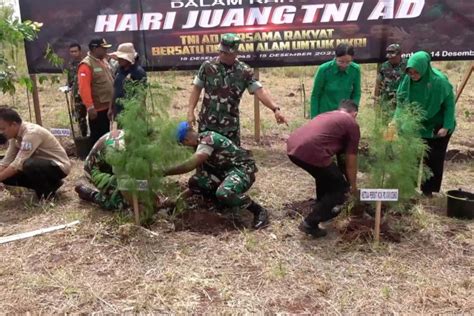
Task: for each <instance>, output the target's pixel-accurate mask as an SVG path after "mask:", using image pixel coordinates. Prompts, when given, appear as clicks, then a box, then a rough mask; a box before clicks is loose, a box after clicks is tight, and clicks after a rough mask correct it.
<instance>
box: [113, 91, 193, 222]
mask: <svg viewBox="0 0 474 316" xmlns="http://www.w3.org/2000/svg"><path fill="white" fill-rule="evenodd" d="M155 88H156V89H162V88H161V86H159V85H157V86H156V87H155ZM146 94H147V87H145V86H144V85H143V84H142V83H139V82H127V83H126V85H125V98H123V99H122V100H121V103H122V104H123V106H124V110H123V111H122V112H121V114H120V115H119V117H118V121H119V123H120V125H121V127H122V129H123V130H124V131H125V148H124V149H123V150H121V151H109V152H108V153H107V158H106V159H107V161H108V162H109V163H110V164H111V165H112V166H113V170H114V174H116V175H117V178H118V179H119V183H120V186H121V187H125V188H126V190H127V191H129V193H130V194H131V195H133V194H135V195H136V196H137V197H138V200H139V203H140V208H141V209H140V211H141V223H142V224H145V225H146V224H150V222H151V220H152V215H153V213H154V210H155V206H156V202H157V193H158V192H159V193H160V194H163V195H165V196H171V197H174V196H176V195H177V194H178V191H179V188H178V187H177V185H176V184H175V183H174V182H171V181H170V180H167V179H165V178H164V177H163V174H162V170H164V168H167V167H169V166H171V165H173V164H176V163H179V162H181V161H184V160H185V159H186V158H187V157H189V152H188V151H187V150H185V149H184V148H183V147H181V146H180V145H179V144H178V142H177V141H176V134H175V128H176V122H175V121H173V120H171V119H170V118H169V116H168V113H167V109H168V106H169V103H168V102H165V101H164V98H158V99H155V101H154V104H155V106H154V115H152V114H151V111H150V109H149V108H148V106H147V102H146ZM138 180H145V181H146V182H147V183H148V186H147V187H145V188H139V183H138V182H137V181H138Z"/></svg>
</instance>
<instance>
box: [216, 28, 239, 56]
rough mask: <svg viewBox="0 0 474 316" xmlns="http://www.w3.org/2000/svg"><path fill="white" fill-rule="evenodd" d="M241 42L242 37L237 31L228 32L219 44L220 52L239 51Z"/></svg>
mask: <svg viewBox="0 0 474 316" xmlns="http://www.w3.org/2000/svg"><path fill="white" fill-rule="evenodd" d="M240 43H241V40H240V37H239V36H238V35H237V34H235V33H227V34H224V35H222V38H221V42H220V45H219V51H220V52H226V53H237V52H238V51H239V45H240Z"/></svg>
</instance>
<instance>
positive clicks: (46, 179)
mask: <svg viewBox="0 0 474 316" xmlns="http://www.w3.org/2000/svg"><path fill="white" fill-rule="evenodd" d="M64 177H66V174H64V172H63V171H62V170H61V168H59V166H58V165H57V164H56V163H55V162H53V161H51V160H46V159H39V158H29V159H27V160H25V162H24V163H23V170H22V171H19V172H18V173H17V174H16V175H14V176H13V177H10V178H8V179H5V180H3V183H4V184H6V185H12V186H18V187H25V188H29V189H33V190H34V191H35V192H36V195H37V196H38V198H39V199H41V198H47V197H49V196H50V195H51V194H54V193H55V192H56V190H57V189H58V188H59V187H60V186H61V184H62V182H61V179H63V178H64Z"/></svg>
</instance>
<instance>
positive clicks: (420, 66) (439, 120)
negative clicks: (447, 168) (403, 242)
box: [395, 51, 456, 197]
mask: <svg viewBox="0 0 474 316" xmlns="http://www.w3.org/2000/svg"><path fill="white" fill-rule="evenodd" d="M406 72H407V74H408V76H406V77H405V78H404V79H403V81H402V82H401V83H400V86H399V87H398V90H397V109H400V108H401V107H403V106H419V107H420V108H421V110H422V111H423V120H422V122H421V123H422V130H421V131H420V133H421V137H423V139H424V140H425V142H426V143H427V145H428V151H427V153H425V158H424V163H425V164H426V165H427V166H428V167H429V168H430V169H431V171H432V173H433V175H432V176H431V177H430V178H429V179H427V180H426V181H425V182H424V183H422V185H421V191H422V192H423V194H424V195H425V196H429V197H430V196H432V194H433V192H439V190H440V188H441V181H442V179H443V168H444V159H445V156H446V149H447V147H448V143H449V139H450V138H451V135H452V133H453V132H454V129H455V127H456V119H455V110H454V105H455V101H454V93H453V87H452V85H451V83H450V82H449V80H448V78H447V77H446V75H445V74H443V73H442V72H441V71H439V70H438V69H435V68H433V67H431V57H430V55H429V54H428V53H427V52H423V51H420V52H416V53H415V54H413V55H412V56H411V57H410V58H409V59H408V63H407V68H406ZM395 115H397V113H396V112H395Z"/></svg>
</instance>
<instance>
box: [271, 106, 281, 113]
mask: <svg viewBox="0 0 474 316" xmlns="http://www.w3.org/2000/svg"><path fill="white" fill-rule="evenodd" d="M272 111H273V113H275V112H276V111H280V108H279V107H278V106H277V107H276V108H274V109H273V110H272Z"/></svg>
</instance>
